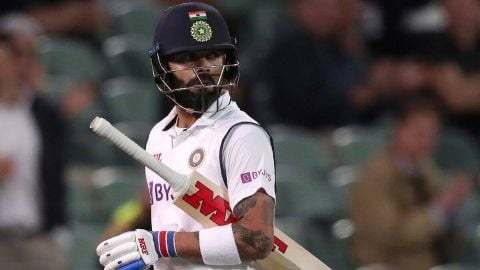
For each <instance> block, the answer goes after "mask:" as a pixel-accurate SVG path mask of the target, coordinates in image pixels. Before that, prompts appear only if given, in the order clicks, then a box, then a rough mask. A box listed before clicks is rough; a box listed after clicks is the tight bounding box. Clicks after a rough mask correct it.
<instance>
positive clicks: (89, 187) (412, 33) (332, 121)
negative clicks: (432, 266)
mask: <svg viewBox="0 0 480 270" xmlns="http://www.w3.org/2000/svg"><path fill="white" fill-rule="evenodd" d="M180 2H184V1H174V0H172V1H168V0H164V1H160V0H157V1H154V0H151V1H146V0H142V1H133V0H132V1H127V0H63V1H62V0H43V1H40V0H39V1H34V0H30V1H28V0H25V1H2V3H1V4H0V16H1V17H0V33H1V35H4V34H8V38H9V42H10V43H9V44H11V45H12V46H13V50H11V56H13V57H10V58H8V57H4V55H5V53H4V52H5V50H8V49H5V46H3V47H2V45H1V44H2V42H1V41H0V130H1V134H0V141H3V143H0V254H1V253H2V252H5V247H3V248H2V247H1V246H2V245H5V244H4V243H5V241H4V240H2V239H6V238H9V237H11V235H12V234H13V235H16V236H15V237H17V236H18V237H19V239H24V238H23V237H36V236H38V235H42V236H43V235H48V236H52V237H53V238H52V239H54V246H55V247H59V246H60V247H61V248H60V250H61V251H62V252H63V254H62V255H61V257H65V258H67V262H66V263H67V265H68V266H67V267H66V269H75V270H84V269H100V267H99V265H98V263H97V257H96V255H95V247H96V245H97V243H99V241H100V239H101V238H102V235H104V234H105V233H106V230H107V227H108V228H109V230H110V229H112V226H115V224H116V223H122V222H127V221H128V222H130V221H132V220H135V219H136V218H139V217H138V215H139V214H138V213H139V211H140V210H139V209H141V205H142V204H141V203H139V202H138V201H142V195H143V194H144V189H145V186H146V185H145V182H144V176H143V168H142V167H141V166H139V165H138V164H137V163H135V162H134V161H133V160H132V159H131V158H130V157H128V156H127V155H126V154H124V153H122V152H121V151H120V150H117V149H116V148H115V147H114V146H113V145H111V144H110V143H109V142H107V141H106V140H104V139H102V138H100V137H97V136H96V135H94V134H93V133H92V132H91V131H90V129H89V128H88V125H89V123H90V121H91V120H92V119H93V118H94V117H95V116H97V115H99V116H102V117H104V118H106V119H108V120H109V121H111V122H112V123H114V124H115V126H116V127H117V128H119V129H120V130H121V131H123V132H124V133H125V134H127V135H128V136H129V137H131V138H132V139H134V140H135V141H136V142H138V143H139V144H140V145H142V146H144V144H145V142H146V138H147V135H148V132H149V130H150V128H151V127H152V126H153V125H154V124H155V123H156V122H157V121H158V120H159V119H161V118H162V117H163V116H164V115H166V113H168V111H169V110H170V109H171V104H170V103H169V102H168V101H167V100H166V98H165V97H164V96H162V94H161V93H160V92H159V91H158V90H157V89H156V87H155V85H154V82H153V80H152V75H151V69H150V63H149V59H148V53H147V52H148V49H149V48H150V46H151V41H152V39H153V31H154V27H155V24H156V17H157V15H158V14H159V11H160V10H161V9H162V8H164V7H167V6H170V5H172V4H176V3H180ZM205 2H208V3H211V4H213V5H215V6H216V7H217V8H218V9H219V10H220V11H221V12H222V14H224V16H225V18H226V20H227V22H228V24H229V26H230V29H231V34H232V36H235V37H236V38H237V40H238V42H239V43H238V53H239V55H238V56H239V61H240V65H241V78H240V85H239V87H238V88H237V89H234V90H233V91H232V95H233V97H234V99H235V100H236V101H237V103H238V104H239V105H240V107H241V108H242V109H244V110H245V111H246V112H247V113H249V114H250V115H251V116H253V117H254V118H255V119H257V120H258V121H259V122H260V123H261V124H263V125H264V127H265V128H266V129H267V130H268V131H269V132H270V134H271V135H272V137H273V139H274V144H275V152H276V162H277V172H276V173H277V192H278V194H277V195H278V199H277V201H278V203H277V208H276V216H277V218H276V223H277V224H276V225H277V226H278V227H280V228H281V229H283V230H284V231H285V232H286V233H287V234H289V235H290V236H291V237H292V238H294V239H295V240H297V241H298V242H299V243H301V244H302V245H303V246H305V247H306V248H307V249H308V250H310V251H311V252H312V253H313V254H314V255H316V256H317V257H319V258H320V259H321V260H322V261H324V262H325V263H326V264H328V265H329V266H331V267H332V268H333V269H355V268H357V267H360V266H365V265H368V264H371V263H375V262H379V263H384V262H395V261H403V262H405V261H408V262H409V263H413V264H406V265H409V266H411V267H409V268H408V269H422V268H423V267H422V265H424V264H422V263H427V264H426V265H428V262H431V261H433V262H435V263H436V264H441V265H443V267H444V268H438V269H454V267H462V268H460V269H478V268H480V259H479V258H480V210H479V209H480V208H479V207H480V188H479V168H480V167H479V165H480V157H479V145H480V2H479V1H478V0H418V1H414V0H409V1H406V0H390V1H387V0H276V1H275V0H263V1H254V0H242V1H233V0H217V1H213V0H212V1H205ZM2 48H3V49H2ZM2 75H3V76H2ZM12 78H17V81H16V82H17V83H18V82H20V83H18V84H15V81H13V82H12ZM12 85H19V86H18V88H17V89H16V90H18V91H17V92H19V91H23V90H25V89H26V90H27V93H28V97H29V98H31V97H32V96H41V97H43V98H45V99H46V100H48V101H49V102H51V103H53V104H54V105H55V106H57V108H58V114H56V116H58V117H60V118H62V119H63V121H64V123H65V125H61V126H56V125H55V124H53V123H54V121H53V120H52V122H50V124H51V125H50V126H49V121H48V119H50V118H48V117H47V121H46V122H45V121H44V122H43V127H46V130H47V133H46V134H47V135H46V136H48V138H49V139H48V140H47V141H49V142H48V143H46V142H44V141H41V142H39V144H40V145H43V146H44V147H45V145H49V147H50V148H52V147H53V148H54V149H56V150H58V151H49V153H51V154H52V155H54V156H44V157H43V158H44V159H47V160H48V159H50V158H51V161H52V160H55V159H57V158H60V160H59V161H58V162H57V163H55V164H56V165H54V168H53V169H52V168H50V169H52V170H53V171H57V173H60V174H61V175H60V176H59V177H58V179H59V181H49V180H46V181H43V180H40V179H43V178H44V177H45V176H44V175H43V176H42V175H40V174H37V175H35V176H33V179H34V180H33V181H34V182H31V183H30V184H31V185H34V186H35V185H36V188H33V189H29V190H30V192H31V193H26V194H27V195H25V196H27V197H28V196H30V197H28V199H31V196H34V197H35V198H36V202H38V203H39V202H43V199H42V196H43V195H42V194H45V193H44V192H45V190H48V191H50V193H49V194H50V195H49V199H48V201H49V204H48V209H52V211H50V210H48V209H47V210H46V211H45V208H39V209H37V210H38V212H37V213H36V214H35V213H34V214H32V215H33V216H36V217H37V219H38V220H37V222H36V223H35V222H33V223H32V222H31V216H30V219H29V217H28V214H27V215H26V218H24V219H22V218H21V217H20V216H21V215H23V214H24V213H25V212H27V213H28V212H29V211H25V209H22V206H21V205H20V204H11V203H10V201H9V199H6V198H9V197H8V196H6V195H5V191H2V189H3V190H6V187H7V186H9V185H11V183H9V181H13V180H12V179H17V178H18V177H12V175H15V171H16V170H26V168H25V167H24V166H20V165H19V164H21V163H22V162H20V161H16V160H17V159H16V154H15V153H18V152H19V151H20V150H18V149H27V152H28V151H30V150H28V148H26V147H29V146H28V145H24V144H22V143H19V141H18V140H15V136H13V137H12V136H10V135H8V134H9V131H11V132H20V131H19V130H17V129H16V128H15V125H14V126H13V128H10V126H9V124H11V123H10V122H9V121H7V120H8V119H7V118H6V116H8V115H9V114H8V109H6V108H8V106H10V105H11V104H12V103H11V102H10V101H11V100H10V99H9V97H10V96H15V94H11V93H10V92H12V91H10V92H8V91H9V89H12V87H14V86H12ZM16 90H14V91H13V92H12V93H15V91H16ZM5 93H7V94H5ZM8 93H10V94H8ZM27 100H31V99H27ZM13 104H15V103H13ZM2 114H3V115H6V116H5V117H4V116H2ZM55 119H57V118H55ZM44 120H45V119H44ZM1 121H5V122H4V123H2V122H1ZM55 123H56V122H55ZM30 125H32V127H38V125H39V124H38V123H34V122H32V123H30ZM48 131H50V132H48ZM54 132H55V133H57V132H60V133H61V134H62V136H59V135H58V133H57V134H52V133H54ZM9 140H10V141H9ZM57 140H58V141H57ZM9 142H13V143H15V142H16V143H17V144H18V145H11V144H10V143H9ZM12 147H13V148H12ZM8 149H17V150H18V151H17V150H8ZM385 149H388V150H385ZM37 150H38V149H37ZM9 151H10V152H9ZM38 151H39V153H42V151H44V150H43V149H42V148H41V147H40V149H39V150H38ZM30 152H31V151H30ZM31 153H36V152H31ZM407 157H408V158H407ZM425 159H428V160H431V161H432V163H431V164H430V165H431V166H430V165H429V166H428V168H426V167H423V165H419V164H423V163H422V162H417V161H418V160H422V161H423V160H425ZM62 160H63V162H62ZM34 162H36V161H34ZM52 162H53V161H52ZM432 164H433V165H432ZM38 166H42V165H38ZM62 168H64V170H62ZM54 174H55V172H54ZM62 176H63V177H62ZM42 177H43V178H42ZM50 177H51V176H50ZM47 178H48V177H47ZM62 178H63V180H64V181H63V182H62ZM397 178H398V179H397ZM427 178H428V179H430V178H433V180H432V181H433V182H429V184H418V183H419V182H421V183H423V182H422V181H423V180H418V179H427ZM35 179H36V180H35ZM402 181H403V182H402ZM407 181H412V182H411V183H410V182H407ZM415 181H416V182H415ZM35 183H36V184H35ZM432 183H433V184H432ZM430 184H431V185H430ZM392 187H393V188H392ZM37 192H38V193H37ZM42 192H43V193H42ZM32 194H33V195H32ZM52 194H53V195H52ZM2 196H3V197H2ZM18 196H20V197H16V198H17V199H20V200H22V199H21V196H22V195H18ZM139 198H140V199H139ZM26 199H27V198H26ZM25 205H27V206H28V204H25ZM40 205H43V206H44V204H40ZM29 209H30V208H29ZM42 209H44V211H42ZM2 211H3V212H2ZM12 211H14V214H15V213H18V215H13V216H14V217H15V218H13V219H12V218H11V215H12V214H11V213H12ZM8 213H10V214H8ZM439 213H440V214H439ZM16 217H19V218H18V219H17V218H16ZM12 220H15V222H17V223H15V222H12ZM46 220H48V221H49V223H48V225H45V223H46ZM419 220H420V221H419ZM422 222H423V223H422ZM138 223H139V224H138V226H145V228H148V223H147V224H143V225H141V223H142V222H138ZM143 223H145V222H143ZM419 223H421V224H420V225H419ZM42 224H43V225H42ZM117 225H118V224H117ZM28 239H30V238H28ZM385 250H388V251H386V252H383V251H385ZM381 251H382V252H383V253H382V252H381ZM4 254H5V253H4ZM3 256H5V255H3ZM32 269H34V268H32ZM366 269H367V268H366ZM376 269H378V268H376ZM455 269H459V268H455Z"/></svg>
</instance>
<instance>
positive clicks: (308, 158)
mask: <svg viewBox="0 0 480 270" xmlns="http://www.w3.org/2000/svg"><path fill="white" fill-rule="evenodd" d="M268 130H269V132H270V134H271V136H272V138H273V143H274V149H275V161H276V163H277V164H286V165H288V166H292V167H295V168H302V169H305V170H308V171H315V172H317V173H318V174H319V175H322V174H326V172H327V171H328V170H329V169H330V168H331V167H332V165H333V163H334V161H333V158H332V156H331V155H330V149H329V147H328V145H327V144H326V143H324V142H323V141H322V140H321V137H320V136H318V135H317V134H315V133H313V132H310V131H306V130H303V129H300V128H296V127H289V126H280V125H277V126H270V127H269V128H268Z"/></svg>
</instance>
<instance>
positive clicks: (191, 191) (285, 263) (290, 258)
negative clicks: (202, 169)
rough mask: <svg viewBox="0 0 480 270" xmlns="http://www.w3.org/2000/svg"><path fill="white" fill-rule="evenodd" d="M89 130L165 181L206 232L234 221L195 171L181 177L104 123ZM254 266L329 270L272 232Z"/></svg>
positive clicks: (221, 196) (222, 194) (219, 194)
mask: <svg viewBox="0 0 480 270" xmlns="http://www.w3.org/2000/svg"><path fill="white" fill-rule="evenodd" d="M90 128H91V129H92V130H93V131H94V132H95V133H97V134H98V135H100V136H103V137H105V138H107V139H109V140H110V141H112V142H113V144H115V145H116V146H117V147H118V148H120V149H122V150H123V151H124V152H126V153H127V154H129V155H130V156H132V157H133V158H134V159H135V160H137V161H138V162H140V163H141V164H142V165H144V166H145V167H147V168H149V169H150V170H152V171H154V172H155V173H156V174H158V175H159V176H161V177H162V178H163V179H164V180H165V181H167V182H168V183H169V184H170V186H171V187H172V190H173V192H174V197H175V199H174V204H175V205H177V206H178V207H180V208H181V209H183V210H184V211H185V212H186V213H188V214H189V215H191V216H192V217H193V218H195V219H196V220H197V221H198V222H200V223H201V224H202V225H203V226H205V227H207V228H209V227H214V226H222V225H227V224H230V223H232V222H234V221H235V216H234V215H233V212H232V210H231V209H230V205H229V203H228V194H227V191H226V190H224V189H222V188H221V187H220V186H218V185H216V184H214V183H213V182H212V181H210V180H208V179H207V178H205V177H204V176H203V175H201V174H200V173H199V172H198V171H193V172H192V173H191V174H190V175H184V174H180V173H178V172H176V171H175V170H173V169H171V168H169V167H168V166H166V165H165V164H163V163H162V162H160V161H158V160H157V159H155V158H154V157H153V156H152V155H150V154H149V153H147V151H145V150H144V149H143V148H142V147H140V146H139V145H138V144H136V143H135V142H133V141H132V140H131V139H130V138H128V137H127V136H125V135H124V134H123V133H121V132H120V131H119V130H118V129H116V128H115V127H113V126H112V125H111V124H110V123H109V122H108V121H107V120H105V119H103V118H100V117H95V119H93V121H92V123H91V124H90ZM257 263H258V264H259V265H260V266H261V267H262V268H263V269H266V270H293V269H298V270H326V269H330V268H329V267H328V266H327V265H325V264H324V263H323V262H322V261H320V260H319V259H318V258H316V257H315V256H314V255H313V254H311V253H310V252H309V251H307V250H306V249H305V248H303V247H302V246H301V245H299V244H298V243H297V242H295V241H294V240H292V239H291V238H290V237H288V236H287V235H286V234H285V233H283V232H282V231H280V230H279V229H277V228H275V229H274V247H273V249H272V253H271V254H270V255H269V256H268V257H267V258H265V259H263V260H259V261H257Z"/></svg>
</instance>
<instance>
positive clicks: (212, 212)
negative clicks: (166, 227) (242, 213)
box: [174, 171, 330, 270]
mask: <svg viewBox="0 0 480 270" xmlns="http://www.w3.org/2000/svg"><path fill="white" fill-rule="evenodd" d="M191 180H192V181H191V183H190V186H189V188H188V190H187V192H186V193H185V194H184V195H183V196H180V197H176V198H175V200H174V203H175V205H177V206H178V207H180V208H181V209H183V210H184V211H185V212H186V213H187V214H189V215H191V216H192V217H193V218H195V219H196V220H197V221H199V222H200V223H201V224H202V225H203V226H204V227H206V228H210V227H214V226H222V225H227V224H229V223H232V222H235V220H236V219H235V217H234V215H233V212H232V210H231V209H230V205H229V203H228V194H227V192H226V190H225V189H222V188H221V187H220V186H218V185H216V184H214V183H213V182H212V181H210V180H208V179H207V178H206V177H205V176H203V175H202V174H200V173H199V172H198V171H194V172H193V173H192V177H191ZM274 235H275V239H274V248H273V250H272V253H271V254H270V255H269V256H268V257H267V258H266V259H264V260H260V261H257V263H258V264H260V265H261V267H262V268H263V269H272V270H273V269H275V270H277V269H278V270H291V269H302V270H307V269H308V270H310V269H311V270H317V269H318V270H324V269H330V268H329V267H328V266H327V265H325V264H324V263H323V262H322V261H320V260H319V259H318V258H316V257H315V256H314V255H313V254H311V253H310V252H309V251H308V250H306V249H305V248H303V247H302V246H301V245H299V244H298V243H297V242H295V241H294V240H293V239H291V238H290V237H288V236H287V235H286V234H285V233H283V232H282V231H281V230H280V229H278V228H275V230H274Z"/></svg>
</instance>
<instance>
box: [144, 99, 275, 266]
mask: <svg viewBox="0 0 480 270" xmlns="http://www.w3.org/2000/svg"><path fill="white" fill-rule="evenodd" d="M230 101H231V100H230V96H229V94H228V92H227V93H225V94H223V95H222V96H221V97H220V98H219V100H218V102H219V103H221V104H225V103H229V102H230ZM215 108H216V104H215V103H214V104H213V105H212V106H211V107H210V109H209V110H207V112H205V113H204V114H203V115H202V116H201V117H200V118H199V119H198V120H197V121H196V122H195V123H194V124H193V125H192V126H191V127H190V128H188V129H186V130H184V129H180V128H178V127H176V124H175V121H176V110H175V108H174V109H173V110H172V111H171V112H170V114H169V115H168V116H167V117H165V118H164V119H163V120H162V121H160V122H159V123H158V124H157V125H155V127H154V128H153V129H152V131H151V132H150V135H149V138H148V141H147V146H146V149H147V152H149V153H150V154H152V155H153V156H155V157H156V158H158V159H159V160H161V161H162V162H163V163H164V164H166V165H167V166H169V167H171V168H173V169H175V170H176V171H178V172H180V173H183V174H189V173H190V172H192V170H197V171H198V172H200V173H201V174H203V175H204V176H205V177H207V178H208V179H210V180H211V181H212V182H214V183H215V184H217V185H219V186H221V187H223V188H227V187H226V185H225V183H224V180H223V177H222V172H221V168H220V148H221V147H220V145H221V144H222V141H224V146H223V163H224V168H225V170H224V171H225V176H226V179H227V185H228V196H229V201H230V208H231V209H233V208H234V207H235V205H236V204H237V203H238V202H240V201H241V200H242V199H244V198H246V197H248V196H251V195H253V194H254V193H255V192H256V191H257V190H259V189H260V188H263V189H264V190H265V191H266V192H267V194H268V195H270V196H271V197H272V198H274V199H275V169H274V161H273V152H272V147H271V144H270V139H269V136H268V134H267V133H266V132H265V131H264V130H263V129H262V128H260V127H259V126H258V125H256V124H257V122H256V121H254V120H253V119H252V118H250V117H249V116H248V115H247V114H246V113H244V112H243V111H241V110H240V109H239V108H238V106H237V105H236V104H235V102H231V103H230V104H229V105H228V106H227V107H226V108H225V109H223V110H221V111H219V112H215V111H214V109H215ZM241 122H248V123H254V124H239V125H237V126H235V127H233V126H234V125H235V124H237V123H241ZM232 127H233V128H232ZM230 128H232V129H231V131H230V132H228V130H229V129H230ZM227 132H228V136H226V134H227ZM225 137H226V138H225ZM224 138H225V139H224ZM145 171H146V180H147V185H148V188H149V191H150V202H151V213H152V229H153V230H154V231H160V230H175V231H187V232H191V231H198V230H201V229H202V228H203V227H202V225H201V224H200V223H198V222H197V221H196V220H195V219H193V218H192V217H190V216H189V215H188V214H186V213H185V212H184V211H183V210H181V209H180V208H178V207H177V206H176V205H174V204H173V198H174V197H173V191H172V189H171V188H170V185H169V184H168V183H166V182H165V181H164V180H163V179H162V178H161V177H160V176H158V175H156V174H155V173H154V172H152V171H151V170H149V169H148V168H147V169H146V170H145ZM254 265H255V264H254V263H250V264H242V265H236V266H233V267H229V266H222V267H215V266H205V265H199V264H195V263H192V262H190V261H188V260H186V259H183V258H161V259H160V261H159V262H158V263H157V264H156V265H155V269H176V270H177V269H201V270H207V269H256V268H255V266H254Z"/></svg>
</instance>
